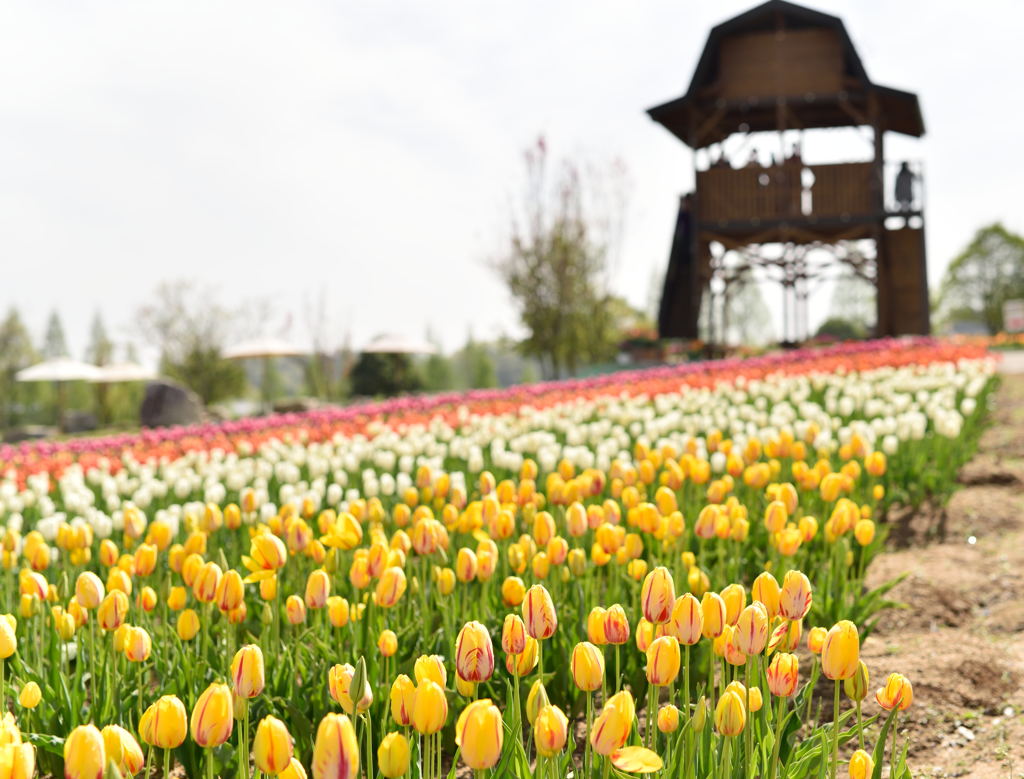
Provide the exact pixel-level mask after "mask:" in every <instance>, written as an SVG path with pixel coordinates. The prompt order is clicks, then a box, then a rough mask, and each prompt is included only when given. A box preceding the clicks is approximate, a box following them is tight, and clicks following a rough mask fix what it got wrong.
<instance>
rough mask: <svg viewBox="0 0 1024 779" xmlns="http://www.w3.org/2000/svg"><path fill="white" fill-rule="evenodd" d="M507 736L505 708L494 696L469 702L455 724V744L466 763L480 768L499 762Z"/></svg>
mask: <svg viewBox="0 0 1024 779" xmlns="http://www.w3.org/2000/svg"><path fill="white" fill-rule="evenodd" d="M417 697H418V694H417ZM503 737H504V727H503V724H502V720H501V711H499V710H498V707H497V706H495V705H494V704H493V703H492V702H491V700H490V698H481V699H480V700H478V701H473V702H472V703H471V704H469V705H468V706H467V707H466V708H465V709H464V710H463V712H462V714H460V715H459V719H458V722H457V724H456V725H455V744H456V746H458V747H459V749H460V750H461V753H462V759H463V761H465V763H466V765H468V766H469V767H470V768H472V769H473V770H476V771H480V770H483V769H485V768H493V767H494V765H495V764H496V763H497V762H498V758H500V757H501V746H502V741H503ZM538 746H539V745H538Z"/></svg>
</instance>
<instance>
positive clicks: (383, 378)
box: [349, 352, 422, 397]
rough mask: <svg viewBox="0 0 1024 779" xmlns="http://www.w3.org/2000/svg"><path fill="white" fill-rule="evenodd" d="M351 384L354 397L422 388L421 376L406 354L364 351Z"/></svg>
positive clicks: (390, 393)
mask: <svg viewBox="0 0 1024 779" xmlns="http://www.w3.org/2000/svg"><path fill="white" fill-rule="evenodd" d="M349 381H350V382H351V383H352V394H353V395H362V396H366V397H372V396H375V395H398V394H400V393H404V392H415V391H417V390H419V389H422V382H421V381H420V377H419V375H418V374H417V373H416V371H415V370H414V369H413V365H412V360H411V359H409V355H407V354H377V353H372V352H363V353H362V354H360V355H359V358H358V359H357V360H356V362H355V365H353V366H352V372H351V373H350V375H349Z"/></svg>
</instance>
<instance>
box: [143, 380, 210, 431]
mask: <svg viewBox="0 0 1024 779" xmlns="http://www.w3.org/2000/svg"><path fill="white" fill-rule="evenodd" d="M202 418H203V404H202V401H200V400H199V397H198V396H197V395H196V394H195V393H194V392H192V391H191V390H188V389H186V388H185V387H182V386H180V385H178V384H174V383H172V382H169V381H154V382H150V383H149V384H147V385H146V395H145V397H144V398H143V399H142V406H141V407H140V408H139V424H141V425H142V426H143V427H167V426H169V425H191V424H195V423H196V422H200V421H202Z"/></svg>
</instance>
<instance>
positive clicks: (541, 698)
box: [526, 679, 551, 725]
mask: <svg viewBox="0 0 1024 779" xmlns="http://www.w3.org/2000/svg"><path fill="white" fill-rule="evenodd" d="M550 702H551V701H550V700H549V699H548V691H547V688H546V687H544V683H543V682H541V680H540V679H537V680H536V681H535V682H534V683H533V684H532V685H530V692H529V693H528V694H527V696H526V720H527V722H529V723H530V724H531V725H532V724H533V723H534V721H536V719H537V714H538V713H539V712H540V710H541V709H542V708H544V707H545V706H547V705H548V704H549V703H550Z"/></svg>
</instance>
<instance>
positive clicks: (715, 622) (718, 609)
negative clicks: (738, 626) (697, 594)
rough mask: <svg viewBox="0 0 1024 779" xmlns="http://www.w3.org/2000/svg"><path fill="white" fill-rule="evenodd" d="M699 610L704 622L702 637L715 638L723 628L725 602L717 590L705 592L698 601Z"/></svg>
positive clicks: (724, 623) (720, 633)
mask: <svg viewBox="0 0 1024 779" xmlns="http://www.w3.org/2000/svg"><path fill="white" fill-rule="evenodd" d="M700 611H701V616H702V617H703V620H704V623H703V625H702V626H701V631H702V634H703V636H704V638H710V639H715V638H718V637H719V636H720V635H722V632H723V631H724V630H725V626H726V624H727V623H726V621H725V602H724V601H723V600H722V596H721V595H719V594H718V593H717V592H705V593H704V597H703V598H701V601H700Z"/></svg>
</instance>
